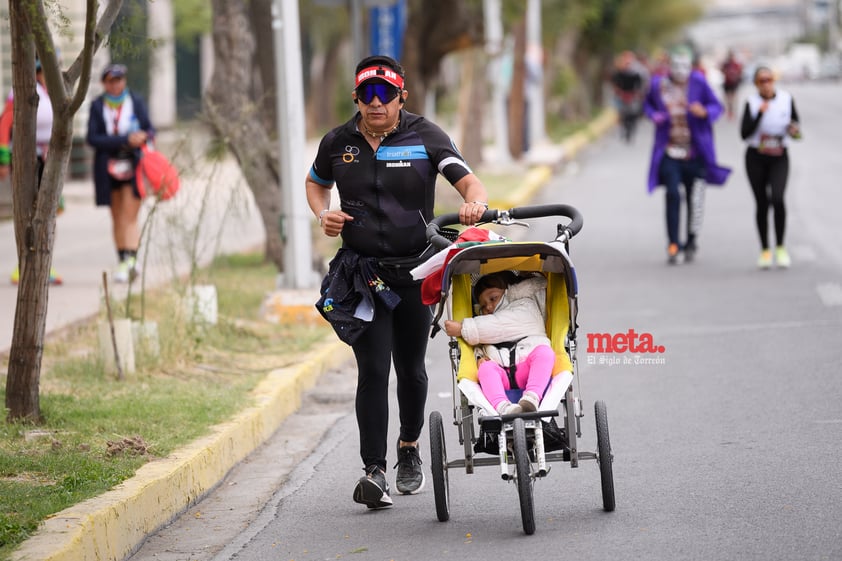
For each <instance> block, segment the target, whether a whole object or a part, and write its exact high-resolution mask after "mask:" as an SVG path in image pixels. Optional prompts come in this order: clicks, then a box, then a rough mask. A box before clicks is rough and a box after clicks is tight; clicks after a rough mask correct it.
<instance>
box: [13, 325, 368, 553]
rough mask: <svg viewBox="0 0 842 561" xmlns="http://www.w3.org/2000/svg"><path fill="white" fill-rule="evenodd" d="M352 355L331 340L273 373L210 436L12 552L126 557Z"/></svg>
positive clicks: (65, 515) (58, 517)
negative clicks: (250, 399)
mask: <svg viewBox="0 0 842 561" xmlns="http://www.w3.org/2000/svg"><path fill="white" fill-rule="evenodd" d="M351 358H353V353H352V351H351V348H350V347H349V346H348V345H346V344H345V343H342V342H341V341H332V342H330V343H327V344H326V345H324V346H323V347H322V348H320V349H318V350H316V351H313V352H311V353H309V355H308V357H307V358H306V359H305V360H303V361H301V362H300V363H297V364H295V365H293V366H289V367H286V368H281V369H278V370H274V371H272V372H270V373H269V374H268V375H267V377H266V378H265V379H264V380H263V381H262V382H261V383H260V384H259V385H258V386H257V388H255V390H254V392H253V395H254V398H255V405H253V406H252V407H250V408H248V409H246V410H245V411H243V412H242V413H240V414H238V415H237V416H236V417H235V418H234V419H232V420H231V421H229V422H226V423H223V424H221V425H217V426H216V427H214V429H213V432H212V434H211V435H209V436H207V437H205V438H203V439H201V440H198V441H196V442H193V443H191V444H189V445H187V446H185V447H184V448H181V449H179V450H177V451H175V452H173V453H172V454H171V455H170V456H168V457H167V458H165V459H162V460H160V461H152V462H150V463H148V464H146V465H144V466H142V467H141V468H140V469H139V470H138V471H137V473H136V474H135V476H134V477H132V478H131V479H129V480H127V481H125V482H123V483H122V484H120V485H118V486H117V487H116V488H114V489H113V490H111V491H108V492H107V493H104V494H103V495H100V496H98V497H95V498H93V499H90V500H87V501H84V502H82V503H80V504H78V505H74V506H72V507H70V508H68V509H66V510H63V511H61V512H59V513H57V514H55V515H54V516H52V517H50V519H48V520H47V521H46V522H45V523H44V524H43V525H42V527H41V528H40V529H39V530H38V532H37V533H36V534H35V535H34V536H33V537H32V538H30V539H29V540H27V541H25V542H24V543H22V544H21V546H20V547H19V548H18V549H17V550H16V551H15V552H14V553H13V554H12V556H11V559H12V560H13V561H86V560H97V561H120V560H121V559H125V558H126V557H127V556H129V555H130V554H131V553H132V552H133V551H135V549H136V548H137V547H138V546H139V545H140V544H141V543H142V542H143V540H144V539H145V538H146V537H147V536H148V535H150V534H152V533H154V532H155V531H157V530H158V529H159V528H161V527H163V526H164V525H166V524H168V523H169V522H171V521H172V520H173V519H174V518H175V517H176V516H177V515H179V514H180V513H182V512H184V511H185V510H186V509H187V508H188V507H190V506H191V505H193V504H195V503H196V502H198V501H199V500H200V499H201V498H202V497H203V496H204V495H205V494H207V493H208V492H209V491H211V490H212V489H213V488H214V487H215V486H216V485H217V484H218V483H219V482H220V481H221V480H222V479H223V478H224V477H225V475H226V474H227V473H228V472H229V471H230V470H231V468H232V467H234V466H235V465H236V464H237V463H238V462H240V461H242V460H243V459H244V458H245V457H246V456H248V455H249V454H250V453H251V452H252V451H254V450H255V449H256V448H257V447H258V446H260V445H261V444H262V443H263V442H264V441H266V440H267V439H268V438H269V437H270V436H271V435H272V434H273V433H274V432H275V430H277V428H278V426H280V424H281V422H282V421H283V420H284V419H285V418H286V417H288V416H289V415H290V414H291V413H293V412H294V411H295V410H297V409H298V407H299V405H300V403H301V394H302V392H304V391H305V390H307V389H309V388H311V387H313V386H314V384H315V383H316V380H317V379H318V378H319V376H321V375H322V374H323V373H324V372H326V371H328V370H330V369H331V368H336V367H338V366H340V365H342V364H344V363H345V362H346V361H348V360H350V359H351Z"/></svg>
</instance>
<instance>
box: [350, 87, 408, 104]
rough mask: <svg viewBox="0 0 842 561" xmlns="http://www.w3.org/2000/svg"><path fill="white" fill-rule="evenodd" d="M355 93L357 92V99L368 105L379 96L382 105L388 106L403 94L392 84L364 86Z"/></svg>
mask: <svg viewBox="0 0 842 561" xmlns="http://www.w3.org/2000/svg"><path fill="white" fill-rule="evenodd" d="M354 91H356V92H357V99H358V100H360V101H362V102H363V103H365V104H366V105H368V104H369V103H371V102H372V100H373V99H374V96H377V98H378V99H379V100H380V103H383V104H386V103H389V102H390V101H392V100H393V99H395V98H396V97H397V96H398V94H399V93H401V90H400V88H398V87H396V86H393V85H391V84H362V85H361V86H359V87H358V88H357V89H356V90H354Z"/></svg>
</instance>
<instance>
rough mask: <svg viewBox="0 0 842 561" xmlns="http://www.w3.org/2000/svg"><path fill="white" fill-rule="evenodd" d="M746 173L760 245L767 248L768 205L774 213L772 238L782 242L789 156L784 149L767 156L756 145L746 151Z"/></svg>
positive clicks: (782, 243)
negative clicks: (775, 154) (752, 196)
mask: <svg viewBox="0 0 842 561" xmlns="http://www.w3.org/2000/svg"><path fill="white" fill-rule="evenodd" d="M746 174H747V175H748V181H749V183H750V184H751V190H752V192H753V193H754V201H755V203H756V204H757V207H756V212H755V220H756V222H757V233H758V235H759V236H760V247H761V248H762V249H769V207H770V206H771V207H772V209H773V210H774V213H775V241H776V242H777V245H779V246H781V245H784V233H785V232H784V231H785V229H786V206H785V204H784V190H786V181H787V177H788V176H789V156H788V155H787V152H786V150H784V153H783V155H781V156H767V155H765V154H761V153H759V152H758V151H757V149H756V148H751V147H750V148H748V149H747V150H746Z"/></svg>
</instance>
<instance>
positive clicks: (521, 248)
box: [427, 205, 615, 534]
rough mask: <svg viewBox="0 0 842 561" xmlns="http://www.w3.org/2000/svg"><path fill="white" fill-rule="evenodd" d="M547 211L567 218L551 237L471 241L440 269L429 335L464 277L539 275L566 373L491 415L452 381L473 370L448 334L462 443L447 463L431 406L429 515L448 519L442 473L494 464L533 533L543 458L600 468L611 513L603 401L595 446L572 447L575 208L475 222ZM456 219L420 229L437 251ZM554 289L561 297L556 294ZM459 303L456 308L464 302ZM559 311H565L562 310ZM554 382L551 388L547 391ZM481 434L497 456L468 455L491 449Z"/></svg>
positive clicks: (528, 209)
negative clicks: (523, 406) (553, 427)
mask: <svg viewBox="0 0 842 561" xmlns="http://www.w3.org/2000/svg"><path fill="white" fill-rule="evenodd" d="M552 216H557V217H563V218H564V217H566V218H569V219H571V222H570V223H569V224H568V225H566V226H565V225H562V224H558V225H557V234H556V238H555V239H554V240H551V241H549V242H546V243H544V242H509V241H493V242H491V241H490V242H482V243H477V244H473V245H470V246H469V247H464V248H459V249H458V252H455V253H453V254H452V255H451V257H450V259H449V261H448V262H447V264H446V265H445V267H444V273H443V275H442V283H441V295H440V296H441V299H440V300H439V303H438V306H437V310H436V315H435V318H434V320H433V330H432V334H431V337H434V336H435V335H436V333H437V332H438V330H439V329H440V326H439V321H440V320H441V318H442V316H443V315H444V314H445V311H447V312H448V314H449V315H453V314H454V312H453V310H452V309H451V308H452V307H453V306H456V305H457V304H455V303H450V306H448V304H449V298H448V296H450V295H454V298H452V300H454V301H455V300H456V298H455V294H456V292H455V291H456V290H461V291H462V292H460V294H461V295H462V296H463V300H464V291H465V290H468V291H470V287H471V282H470V280H469V279H470V276H471V275H473V276H479V275H484V274H488V273H491V272H495V271H499V270H516V271H519V272H529V273H536V272H537V273H541V274H544V275H545V276H547V277H548V281H549V283H548V287H547V297H546V303H545V313H546V315H547V326H548V335H549V336H550V339H551V341H552V343H553V349H554V350H555V351H556V354H557V355H559V354H562V355H565V356H566V358H567V363H566V364H567V368H569V372H567V371H565V372H562V373H560V374H557V375H555V376H554V377H553V382H552V383H551V384H550V389H548V390H547V393H546V394H545V399H544V400H543V401H542V403H541V407H539V411H536V412H530V413H519V414H514V415H499V414H496V412H493V411H490V410H489V406H490V404H489V405H486V406H484V407H483V406H480V405H478V404H477V401H479V400H484V399H485V398H484V397H483V396H482V395H481V393H480V394H479V396H477V395H476V392H479V386H478V384H477V385H475V387H474V384H475V383H474V382H470V381H466V380H465V379H464V378H463V379H461V380H460V377H462V376H463V374H464V372H465V370H468V371H470V368H471V367H473V368H474V369H475V363H473V366H472V363H470V362H469V363H467V364H465V365H463V361H462V355H463V353H465V352H466V351H467V350H468V349H470V346H469V345H468V344H467V343H466V342H464V341H463V340H461V338H451V339H450V341H449V357H450V362H451V367H452V371H453V377H452V385H453V393H452V396H453V410H452V413H453V425H455V426H456V427H457V429H458V436H459V444H460V445H461V446H462V447H463V450H464V458H457V459H454V460H450V461H448V460H447V452H446V447H445V435H444V423H443V420H442V415H441V413H439V412H438V411H432V412H431V413H430V418H429V430H430V447H431V455H430V456H431V470H432V476H433V489H434V494H435V503H436V515H437V517H438V519H439V520H440V521H442V522H445V521H447V520H449V519H450V489H449V481H448V470H450V469H453V468H464V470H465V473H468V474H472V473H474V469H475V467H478V466H492V465H499V468H500V475H501V478H502V479H503V480H504V481H510V482H514V483H515V484H516V486H517V488H518V496H519V499H520V510H521V519H522V524H523V530H524V532H525V533H526V534H532V533H534V532H535V514H534V501H533V496H532V495H533V493H532V491H533V486H534V482H535V481H536V480H537V479H538V478H543V477H546V476H547V475H548V474H549V472H550V467H549V466H548V463H551V462H562V461H565V462H569V463H570V467H571V468H575V467H578V466H579V462H580V461H581V460H596V461H597V463H598V464H599V468H600V477H601V483H602V499H603V509H604V510H606V511H613V510H614V508H615V498H614V481H613V468H612V463H613V454H612V452H611V444H610V439H609V435H608V421H607V412H606V407H605V403H604V402H602V401H596V402H595V403H594V413H595V422H596V433H597V450H596V451H595V452H592V451H584V450H579V446H578V440H577V438H580V437H581V436H582V431H581V419H582V417H584V412H583V410H582V402H581V399H580V398H579V397H578V396H577V395H576V392H575V390H574V384H573V383H572V380H574V379H575V378H576V376H575V374H576V373H577V361H576V328H577V324H576V315H577V283H576V275H575V270H574V268H573V264H572V261H571V260H570V257H569V254H568V249H569V240H570V238H572V237H573V236H574V235H575V234H576V233H577V232H578V231H579V230H580V229H581V226H582V217H581V215H580V214H579V212H578V211H577V210H576V209H575V208H573V207H570V206H568V205H539V206H525V207H517V208H512V209H509V210H508V211H501V210H488V211H486V212H485V213H484V214H483V217H482V222H483V223H493V224H498V225H503V226H508V225H513V224H524V223H523V222H520V221H519V219H524V218H541V217H552ZM458 221H459V217H458V215H456V214H447V215H442V216H439V217H437V218H436V219H434V220H433V221H432V222H431V223H430V225H429V226H428V228H427V238H428V240H429V241H430V242H431V243H432V244H433V245H434V246H435V247H437V248H439V249H444V248H446V247H450V245H451V241H450V240H449V239H447V238H446V237H444V236H443V235H442V234H441V230H440V228H441V227H442V226H445V225H450V224H457V223H458ZM457 248H458V246H457ZM497 260H499V261H497ZM512 265H517V266H512ZM551 288H554V289H555V290H556V293H555V296H552V297H551V294H550V291H551ZM558 292H561V293H562V294H561V295H559V294H558ZM562 302H564V303H566V306H562V304H561V303H562ZM459 306H460V307H461V311H462V312H464V311H465V310H464V307H465V304H464V302H463V303H462V304H459ZM562 308H565V309H564V310H562ZM559 311H565V312H566V315H567V317H566V318H565V319H564V320H562V321H561V325H557V324H555V323H554V322H558V319H557V318H555V317H553V315H552V314H553V312H555V313H558V312H559ZM462 317H464V316H462ZM563 362H564V361H562V363H563ZM557 364H558V360H557ZM556 383H557V384H558V386H559V387H557V388H555V389H553V385H554V384H556ZM466 390H467V391H466ZM468 393H470V394H471V397H472V398H473V401H472V400H471V399H469V396H468V395H466V394H468ZM551 393H552V396H551ZM457 395H458V397H457ZM548 400H549V402H550V403H554V405H553V406H552V408H551V409H550V408H546V407H545V403H547V401H548ZM486 403H487V401H486ZM555 417H560V418H561V420H562V421H563V427H562V430H563V436H564V441H565V442H564V443H563V446H562V447H561V449H560V450H558V449H554V450H551V451H547V450H546V449H545V441H544V436H545V427H549V426H550V425H549V424H548V423H549V421H550V420H551V419H553V418H555ZM487 435H496V440H497V457H494V456H493V455H490V456H483V457H476V454H477V453H489V454H493V452H487V451H484V450H480V451H476V450H475V447H476V446H477V445H478V440H479V438H480V437H481V436H482V437H485V441H488V438H489V436H487Z"/></svg>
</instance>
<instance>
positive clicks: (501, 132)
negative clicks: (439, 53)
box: [483, 0, 512, 164]
mask: <svg viewBox="0 0 842 561" xmlns="http://www.w3.org/2000/svg"><path fill="white" fill-rule="evenodd" d="M483 13H484V15H485V52H486V54H487V55H488V59H489V60H488V81H489V83H490V84H491V107H492V112H491V114H492V118H493V121H494V156H495V161H496V162H497V163H500V164H504V163H508V162H511V160H512V157H511V154H510V153H509V126H508V124H507V123H508V118H507V116H506V115H507V111H506V109H507V108H506V83H505V81H504V77H503V68H502V67H503V21H502V15H501V5H500V0H483Z"/></svg>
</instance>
